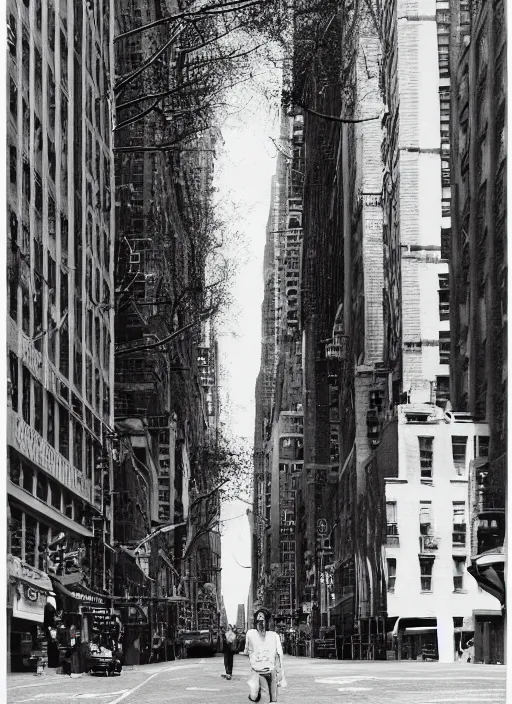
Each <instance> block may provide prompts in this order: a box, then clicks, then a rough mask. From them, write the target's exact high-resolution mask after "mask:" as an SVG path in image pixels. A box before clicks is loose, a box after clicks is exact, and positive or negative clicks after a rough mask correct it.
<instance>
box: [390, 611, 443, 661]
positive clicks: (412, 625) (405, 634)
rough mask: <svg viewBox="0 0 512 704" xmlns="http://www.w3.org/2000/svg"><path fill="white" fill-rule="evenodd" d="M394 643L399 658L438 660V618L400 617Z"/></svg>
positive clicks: (393, 637)
mask: <svg viewBox="0 0 512 704" xmlns="http://www.w3.org/2000/svg"><path fill="white" fill-rule="evenodd" d="M392 643H393V650H394V652H395V658H396V659H397V660H438V659H439V651H438V644H437V619H436V618H398V619H397V620H396V622H395V625H394V628H393V631H392Z"/></svg>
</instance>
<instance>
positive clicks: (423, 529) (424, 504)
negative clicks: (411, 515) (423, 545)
mask: <svg viewBox="0 0 512 704" xmlns="http://www.w3.org/2000/svg"><path fill="white" fill-rule="evenodd" d="M420 535H432V502H431V501H421V502H420Z"/></svg>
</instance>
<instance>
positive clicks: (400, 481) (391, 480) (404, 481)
mask: <svg viewBox="0 0 512 704" xmlns="http://www.w3.org/2000/svg"><path fill="white" fill-rule="evenodd" d="M384 481H385V482H386V484H407V483H408V482H409V480H408V479H399V478H398V477H385V478H384Z"/></svg>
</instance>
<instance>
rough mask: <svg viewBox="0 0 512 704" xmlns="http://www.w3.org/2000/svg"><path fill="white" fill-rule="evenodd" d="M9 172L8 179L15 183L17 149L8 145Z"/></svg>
mask: <svg viewBox="0 0 512 704" xmlns="http://www.w3.org/2000/svg"><path fill="white" fill-rule="evenodd" d="M9 174H10V181H11V183H12V184H14V185H16V181H17V175H18V151H17V149H16V147H12V146H11V147H9Z"/></svg>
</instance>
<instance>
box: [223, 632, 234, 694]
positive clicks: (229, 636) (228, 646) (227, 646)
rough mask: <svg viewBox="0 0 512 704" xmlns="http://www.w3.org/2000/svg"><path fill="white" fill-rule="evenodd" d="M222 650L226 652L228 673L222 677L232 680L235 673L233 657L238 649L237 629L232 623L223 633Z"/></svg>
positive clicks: (225, 664) (225, 665)
mask: <svg viewBox="0 0 512 704" xmlns="http://www.w3.org/2000/svg"><path fill="white" fill-rule="evenodd" d="M222 650H223V652H224V668H225V670H226V674H224V675H221V677H224V678H225V679H227V680H230V679H231V677H232V675H233V658H234V656H235V650H236V629H235V628H233V626H231V625H230V626H228V627H227V630H226V632H225V633H224V634H223V635H222Z"/></svg>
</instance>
